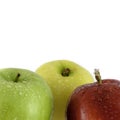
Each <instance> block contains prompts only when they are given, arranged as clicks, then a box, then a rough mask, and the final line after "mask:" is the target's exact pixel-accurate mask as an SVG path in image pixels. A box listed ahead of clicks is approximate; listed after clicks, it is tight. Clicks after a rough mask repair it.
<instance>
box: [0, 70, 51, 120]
mask: <svg viewBox="0 0 120 120" xmlns="http://www.w3.org/2000/svg"><path fill="white" fill-rule="evenodd" d="M52 110H53V97H52V92H51V90H50V88H49V86H48V85H47V83H46V82H45V81H44V80H43V78H41V77H40V76H39V75H38V74H36V73H35V72H32V71H29V70H26V69H21V68H20V69H19V68H4V69H0V120H50V119H51V114H52Z"/></svg>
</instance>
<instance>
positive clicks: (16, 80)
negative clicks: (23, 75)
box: [14, 73, 20, 82]
mask: <svg viewBox="0 0 120 120" xmlns="http://www.w3.org/2000/svg"><path fill="white" fill-rule="evenodd" d="M19 77H20V73H18V74H17V76H16V78H15V80H14V82H18V78H19Z"/></svg>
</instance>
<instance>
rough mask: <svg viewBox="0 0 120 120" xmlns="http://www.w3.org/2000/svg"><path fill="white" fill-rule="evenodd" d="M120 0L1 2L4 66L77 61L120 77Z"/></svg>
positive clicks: (0, 62) (0, 43) (105, 75)
mask: <svg viewBox="0 0 120 120" xmlns="http://www.w3.org/2000/svg"><path fill="white" fill-rule="evenodd" d="M119 41H120V3H119V0H118V1H117V0H0V68H6V67H19V68H25V69H29V70H33V71H35V70H36V68H37V67H39V66H40V65H42V64H43V63H46V62H48V61H52V60H58V59H68V60H72V61H74V62H76V63H78V64H80V65H82V66H83V67H85V68H86V69H88V70H89V71H90V72H91V74H93V71H94V68H99V69H100V71H101V75H102V78H115V79H119V80H120V42H119Z"/></svg>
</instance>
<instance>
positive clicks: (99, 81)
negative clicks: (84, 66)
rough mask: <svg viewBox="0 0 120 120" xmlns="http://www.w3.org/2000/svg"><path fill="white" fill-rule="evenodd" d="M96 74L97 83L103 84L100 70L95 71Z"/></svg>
mask: <svg viewBox="0 0 120 120" xmlns="http://www.w3.org/2000/svg"><path fill="white" fill-rule="evenodd" d="M94 74H95V78H96V80H97V82H98V83H99V84H101V83H102V79H101V75H100V72H99V70H98V69H95V72H94Z"/></svg>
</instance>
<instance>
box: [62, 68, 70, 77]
mask: <svg viewBox="0 0 120 120" xmlns="http://www.w3.org/2000/svg"><path fill="white" fill-rule="evenodd" d="M69 74H70V69H69V68H65V69H63V71H62V76H65V77H66V76H69Z"/></svg>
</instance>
